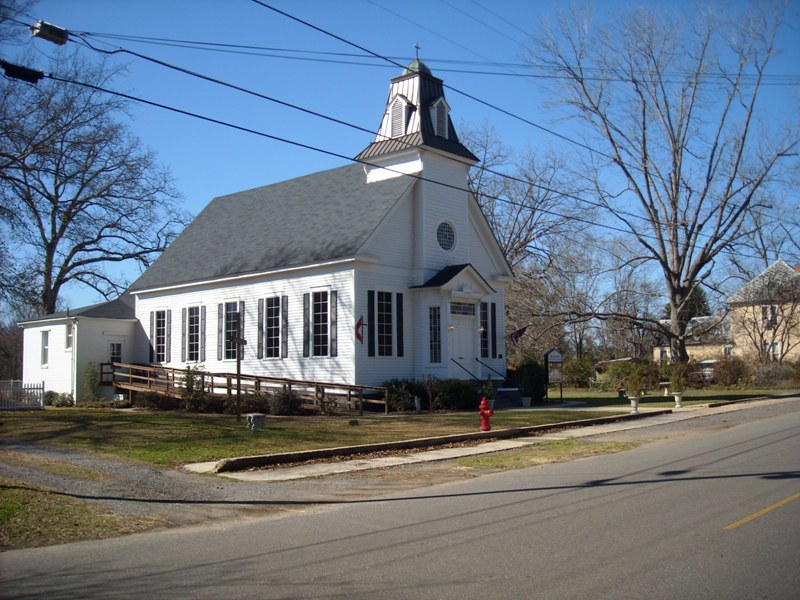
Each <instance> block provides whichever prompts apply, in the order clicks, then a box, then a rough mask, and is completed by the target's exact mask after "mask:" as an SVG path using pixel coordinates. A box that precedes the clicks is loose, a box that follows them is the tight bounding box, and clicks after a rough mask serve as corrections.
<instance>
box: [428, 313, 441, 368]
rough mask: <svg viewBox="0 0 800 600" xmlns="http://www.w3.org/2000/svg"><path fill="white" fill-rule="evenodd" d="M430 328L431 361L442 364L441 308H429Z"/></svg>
mask: <svg viewBox="0 0 800 600" xmlns="http://www.w3.org/2000/svg"><path fill="white" fill-rule="evenodd" d="M428 328H429V331H430V340H431V341H430V360H431V362H432V363H440V362H442V309H441V307H439V306H431V307H429V308H428Z"/></svg>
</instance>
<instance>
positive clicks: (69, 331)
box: [64, 321, 74, 350]
mask: <svg viewBox="0 0 800 600" xmlns="http://www.w3.org/2000/svg"><path fill="white" fill-rule="evenodd" d="M73 327H74V323H73V322H72V321H67V330H66V334H65V338H64V348H66V349H67V350H71V349H72V339H73V337H74V334H73Z"/></svg>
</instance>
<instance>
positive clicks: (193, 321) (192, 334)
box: [186, 306, 200, 362]
mask: <svg viewBox="0 0 800 600" xmlns="http://www.w3.org/2000/svg"><path fill="white" fill-rule="evenodd" d="M186 360H188V361H189V362H198V361H199V360H200V307H199V306H190V307H189V308H188V309H187V310H186Z"/></svg>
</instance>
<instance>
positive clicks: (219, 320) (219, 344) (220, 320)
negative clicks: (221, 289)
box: [217, 304, 225, 360]
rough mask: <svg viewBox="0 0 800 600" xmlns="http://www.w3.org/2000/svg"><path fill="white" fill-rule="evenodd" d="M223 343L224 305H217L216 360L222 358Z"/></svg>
mask: <svg viewBox="0 0 800 600" xmlns="http://www.w3.org/2000/svg"><path fill="white" fill-rule="evenodd" d="M224 344H225V305H224V304H218V305H217V360H222V349H223V347H224Z"/></svg>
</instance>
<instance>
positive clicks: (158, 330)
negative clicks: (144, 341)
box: [150, 310, 172, 363]
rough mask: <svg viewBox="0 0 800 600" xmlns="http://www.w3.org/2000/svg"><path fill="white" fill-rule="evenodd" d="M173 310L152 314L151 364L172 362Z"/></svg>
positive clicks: (158, 311) (157, 311)
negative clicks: (171, 334)
mask: <svg viewBox="0 0 800 600" xmlns="http://www.w3.org/2000/svg"><path fill="white" fill-rule="evenodd" d="M171 321H172V311H171V310H156V311H153V312H151V313H150V362H156V363H163V362H170V360H171V356H170V330H171Z"/></svg>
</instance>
